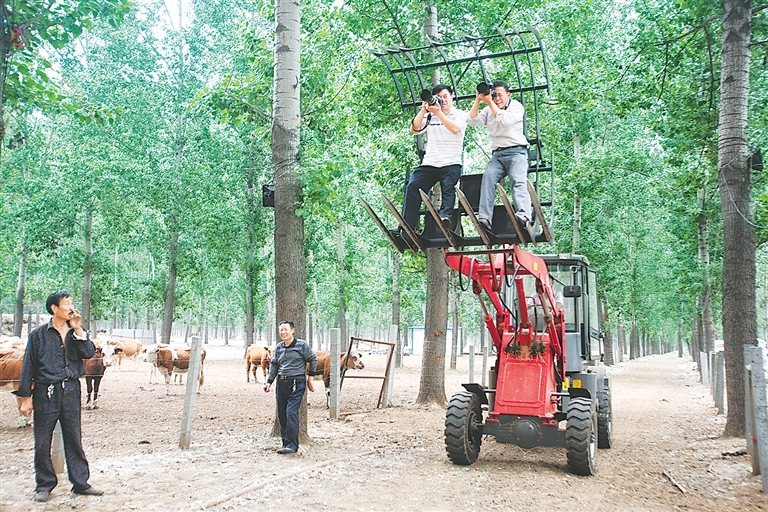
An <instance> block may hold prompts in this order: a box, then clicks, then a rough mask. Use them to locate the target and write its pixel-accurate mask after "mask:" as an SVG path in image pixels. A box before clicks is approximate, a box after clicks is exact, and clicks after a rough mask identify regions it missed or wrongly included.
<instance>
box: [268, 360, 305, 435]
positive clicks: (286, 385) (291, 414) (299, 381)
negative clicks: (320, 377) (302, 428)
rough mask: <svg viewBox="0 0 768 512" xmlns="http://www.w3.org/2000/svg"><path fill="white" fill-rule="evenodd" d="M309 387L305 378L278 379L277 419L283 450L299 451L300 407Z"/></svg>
mask: <svg viewBox="0 0 768 512" xmlns="http://www.w3.org/2000/svg"><path fill="white" fill-rule="evenodd" d="M306 387H307V378H306V377H305V376H303V375H302V376H301V377H295V378H290V379H281V378H280V377H278V378H277V390H276V392H275V393H276V395H277V417H278V419H279V420H280V435H281V436H282V438H283V448H289V449H291V450H298V449H299V407H301V399H302V397H304V390H305V389H306Z"/></svg>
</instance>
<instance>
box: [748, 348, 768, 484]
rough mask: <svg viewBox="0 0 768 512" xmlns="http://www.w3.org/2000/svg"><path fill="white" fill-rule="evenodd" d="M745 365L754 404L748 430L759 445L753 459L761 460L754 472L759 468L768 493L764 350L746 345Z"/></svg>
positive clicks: (767, 413)
mask: <svg viewBox="0 0 768 512" xmlns="http://www.w3.org/2000/svg"><path fill="white" fill-rule="evenodd" d="M744 365H745V367H746V366H749V367H750V369H751V372H750V373H751V379H750V382H751V383H752V393H751V394H752V404H753V409H752V412H751V414H748V415H747V416H748V417H749V419H751V423H752V425H751V427H748V428H747V430H751V431H752V434H753V435H752V439H756V443H757V446H754V447H753V457H755V455H757V456H758V458H759V462H758V464H757V466H756V465H755V463H754V461H753V464H752V471H753V473H754V471H755V469H756V467H759V472H760V474H761V475H762V480H763V492H768V402H766V392H765V373H763V371H764V370H763V354H762V349H761V348H760V347H757V346H755V345H744ZM745 405H746V404H745ZM755 434H756V435H755ZM752 439H747V442H748V443H750V442H753V441H752ZM755 474H756V473H755Z"/></svg>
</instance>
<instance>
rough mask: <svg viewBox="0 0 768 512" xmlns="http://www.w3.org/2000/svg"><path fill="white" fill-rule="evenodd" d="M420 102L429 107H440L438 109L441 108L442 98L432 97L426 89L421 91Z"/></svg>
mask: <svg viewBox="0 0 768 512" xmlns="http://www.w3.org/2000/svg"><path fill="white" fill-rule="evenodd" d="M421 101H426V102H427V103H428V104H429V105H440V108H442V107H443V98H441V97H440V96H434V95H432V93H431V92H429V90H428V89H423V90H422V91H421Z"/></svg>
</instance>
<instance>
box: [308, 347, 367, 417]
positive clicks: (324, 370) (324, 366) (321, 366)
mask: <svg viewBox="0 0 768 512" xmlns="http://www.w3.org/2000/svg"><path fill="white" fill-rule="evenodd" d="M315 355H316V356H317V374H316V375H315V377H314V379H315V380H320V379H321V378H322V379H323V384H325V398H326V405H328V403H329V402H330V399H331V390H330V387H331V353H330V352H328V351H326V350H316V351H315ZM362 357H363V354H361V353H360V352H354V351H353V352H351V353H350V356H349V357H347V353H346V352H342V353H341V359H340V360H339V367H340V368H341V373H342V374H343V373H344V372H345V371H346V368H350V369H352V370H362V369H363V368H365V365H364V364H363V362H362V361H361V360H360V359H361V358H362ZM345 360H346V363H347V364H346V368H345V367H344V361H345Z"/></svg>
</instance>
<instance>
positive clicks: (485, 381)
mask: <svg viewBox="0 0 768 512" xmlns="http://www.w3.org/2000/svg"><path fill="white" fill-rule="evenodd" d="M482 384H483V387H484V388H485V387H488V345H483V382H482Z"/></svg>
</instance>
